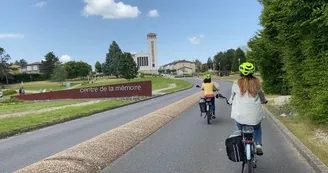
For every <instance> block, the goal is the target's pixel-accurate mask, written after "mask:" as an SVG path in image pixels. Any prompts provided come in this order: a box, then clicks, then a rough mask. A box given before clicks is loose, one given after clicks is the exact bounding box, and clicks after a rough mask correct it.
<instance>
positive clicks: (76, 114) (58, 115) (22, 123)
mask: <svg viewBox="0 0 328 173" xmlns="http://www.w3.org/2000/svg"><path fill="white" fill-rule="evenodd" d="M131 102H132V101H123V100H105V101H101V102H99V103H95V104H92V105H86V106H83V107H69V108H65V109H60V110H56V111H51V112H47V113H43V114H29V115H26V116H22V117H14V118H4V119H2V120H1V121H0V135H1V137H4V134H6V135H10V136H11V135H14V134H15V133H21V132H26V131H28V130H33V129H38V128H42V127H45V126H50V125H53V124H57V123H62V122H65V121H69V120H72V119H76V118H80V117H85V116H90V115H92V114H94V113H97V112H102V111H106V110H109V109H112V108H115V107H118V106H122V105H125V104H128V103H131Z"/></svg>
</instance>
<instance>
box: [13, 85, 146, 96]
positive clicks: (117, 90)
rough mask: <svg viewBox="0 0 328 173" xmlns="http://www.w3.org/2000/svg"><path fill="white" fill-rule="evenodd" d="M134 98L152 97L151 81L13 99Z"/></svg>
mask: <svg viewBox="0 0 328 173" xmlns="http://www.w3.org/2000/svg"><path fill="white" fill-rule="evenodd" d="M132 96H152V87H151V81H144V82H133V83H123V84H115V85H106V86H97V87H88V88H80V89H71V90H63V91H53V92H45V93H38V94H28V95H21V96H13V98H17V99H21V100H54V99H83V98H117V97H132Z"/></svg>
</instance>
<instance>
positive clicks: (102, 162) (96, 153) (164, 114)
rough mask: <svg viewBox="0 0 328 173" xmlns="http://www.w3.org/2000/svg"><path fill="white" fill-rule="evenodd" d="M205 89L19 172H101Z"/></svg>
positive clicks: (168, 120) (175, 114)
mask: <svg viewBox="0 0 328 173" xmlns="http://www.w3.org/2000/svg"><path fill="white" fill-rule="evenodd" d="M200 95H201V92H197V93H195V94H193V95H191V96H189V97H186V98H184V99H182V100H180V101H177V102H175V103H172V104H170V105H168V106H166V107H164V108H161V109H159V110H156V111H154V112H152V113H149V114H147V115H145V116H142V117H140V118H138V119H136V120H133V121H131V122H129V123H127V124H124V125H122V126H119V127H117V128H115V129H112V130H110V131H108V132H105V133H103V134H101V135H98V136H96V137H94V138H92V139H89V140H87V141H85V142H82V143H80V144H78V145H75V146H73V147H71V148H69V149H66V150H64V151H62V152H59V153H57V154H55V155H53V156H50V157H48V158H45V159H43V160H41V161H39V162H36V163H34V164H32V165H29V166H27V167H25V168H22V169H20V170H18V171H16V173H42V172H52V173H61V172H66V173H84V172H99V171H101V170H102V169H104V168H106V167H107V166H108V164H110V163H112V162H113V161H115V160H116V159H118V158H119V157H121V156H122V155H124V154H125V153H126V152H128V151H129V150H130V149H132V148H134V147H135V146H136V145H138V144H139V143H141V142H142V141H143V140H145V139H146V138H147V137H149V136H150V135H152V134H154V133H155V132H156V131H158V130H159V129H161V128H162V127H164V126H165V125H166V124H167V123H169V122H171V121H173V120H174V119H175V118H177V117H179V116H180V115H181V114H182V113H183V112H184V111H185V110H187V109H189V108H190V107H191V106H193V105H194V104H195V103H196V102H197V101H198V100H199V96H200Z"/></svg>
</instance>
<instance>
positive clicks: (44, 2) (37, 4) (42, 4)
mask: <svg viewBox="0 0 328 173" xmlns="http://www.w3.org/2000/svg"><path fill="white" fill-rule="evenodd" d="M46 4H47V2H46V1H41V2H38V3H36V4H35V5H34V7H39V8H42V7H43V6H45V5H46Z"/></svg>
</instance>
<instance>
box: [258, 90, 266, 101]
mask: <svg viewBox="0 0 328 173" xmlns="http://www.w3.org/2000/svg"><path fill="white" fill-rule="evenodd" d="M259 96H260V100H261V103H267V102H268V100H267V99H266V98H265V95H264V92H263V90H262V88H260V90H259Z"/></svg>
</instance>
